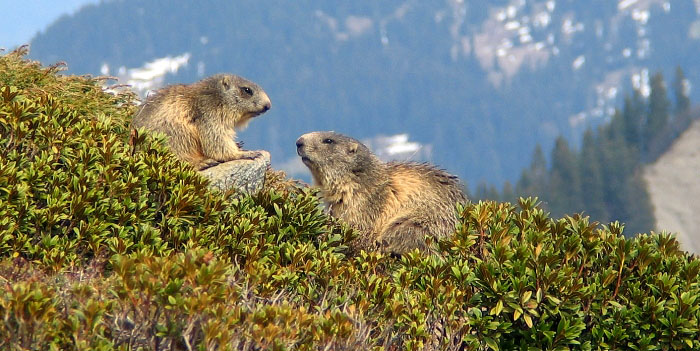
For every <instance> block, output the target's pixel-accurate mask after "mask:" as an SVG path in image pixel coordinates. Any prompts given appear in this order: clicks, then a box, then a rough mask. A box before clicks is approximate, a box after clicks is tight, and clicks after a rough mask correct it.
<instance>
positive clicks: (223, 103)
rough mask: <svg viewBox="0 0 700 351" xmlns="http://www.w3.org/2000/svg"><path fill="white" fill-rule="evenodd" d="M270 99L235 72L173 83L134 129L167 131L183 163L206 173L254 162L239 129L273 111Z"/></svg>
mask: <svg viewBox="0 0 700 351" xmlns="http://www.w3.org/2000/svg"><path fill="white" fill-rule="evenodd" d="M270 106H271V104H270V98H269V97H268V96H267V94H266V93H265V91H264V90H262V88H260V87H259V86H258V85H257V84H255V83H253V82H251V81H248V80H246V79H245V78H241V77H239V76H235V75H231V74H217V75H215V76H211V77H209V78H205V79H203V80H201V81H199V82H196V83H193V84H189V85H171V86H168V87H165V88H163V89H160V90H158V91H157V92H156V93H155V94H154V95H152V96H150V97H148V98H147V99H146V101H145V102H144V103H143V105H142V107H141V109H140V110H139V112H138V113H137V114H136V116H134V120H133V122H132V126H133V127H134V128H139V127H145V128H146V129H148V130H151V131H157V132H162V133H165V134H166V135H167V136H168V146H169V147H170V149H171V150H172V152H173V153H175V155H177V156H178V157H179V158H180V159H181V160H183V161H185V162H188V163H190V164H192V166H194V167H195V168H196V169H198V170H202V169H205V168H208V167H211V166H215V165H217V164H219V163H221V162H225V161H231V160H237V159H244V158H247V159H254V158H256V157H258V156H260V155H261V153H260V152H258V151H243V150H241V149H240V148H239V146H238V144H237V143H236V129H241V128H243V127H245V126H246V125H247V124H248V122H249V121H250V120H251V119H252V118H253V117H255V116H257V115H259V114H261V113H264V112H265V111H267V110H269V109H270Z"/></svg>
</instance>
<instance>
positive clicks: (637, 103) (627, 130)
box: [621, 90, 646, 149]
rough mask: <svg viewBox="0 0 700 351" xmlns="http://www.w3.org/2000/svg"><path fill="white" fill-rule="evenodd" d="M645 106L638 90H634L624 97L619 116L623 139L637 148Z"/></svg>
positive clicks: (640, 139)
mask: <svg viewBox="0 0 700 351" xmlns="http://www.w3.org/2000/svg"><path fill="white" fill-rule="evenodd" d="M645 108H646V106H645V103H644V99H643V98H642V94H640V93H639V91H638V90H635V91H634V93H633V94H632V96H631V97H630V96H627V97H625V105H624V107H623V109H622V116H621V117H622V125H623V127H622V128H623V130H624V135H625V140H627V143H628V144H631V145H635V146H637V147H638V148H640V147H639V146H640V145H639V144H640V142H641V141H642V138H641V131H642V122H643V121H644V117H645V116H644V110H645ZM640 149H641V148H640Z"/></svg>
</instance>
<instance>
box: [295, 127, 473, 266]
mask: <svg viewBox="0 0 700 351" xmlns="http://www.w3.org/2000/svg"><path fill="white" fill-rule="evenodd" d="M296 144H297V153H298V154H299V156H301V160H302V162H304V164H305V165H306V166H307V167H308V168H309V170H310V171H311V175H312V176H313V179H314V183H316V185H318V186H319V187H320V190H321V196H322V197H323V200H324V202H325V203H326V205H327V206H328V209H329V211H330V214H331V215H332V216H334V217H338V218H341V219H343V220H344V221H346V222H347V223H348V224H349V225H350V226H351V227H353V228H354V229H356V230H358V231H359V232H360V233H361V237H360V239H359V240H360V243H359V245H357V246H358V248H373V247H378V248H379V250H381V251H384V252H389V253H397V254H401V253H404V252H406V251H409V250H412V249H414V248H419V249H420V250H422V251H425V250H426V244H425V240H424V239H425V238H424V237H425V236H426V235H430V236H433V237H437V238H442V237H445V236H448V235H450V234H452V233H453V232H454V230H455V225H456V224H457V215H456V209H455V207H456V204H457V203H458V202H460V203H464V202H466V201H467V198H466V196H465V195H464V192H463V191H462V184H461V183H460V181H459V180H458V179H457V177H456V176H453V175H451V174H448V173H447V172H444V171H442V170H440V169H437V168H435V167H433V166H430V165H427V164H418V163H407V162H389V163H384V162H382V161H380V160H379V159H378V158H377V157H376V156H375V155H373V154H372V153H371V152H370V150H369V149H368V148H367V147H366V146H365V145H363V144H362V143H360V142H359V141H357V140H355V139H353V138H350V137H347V136H344V135H341V134H338V133H335V132H313V133H308V134H304V135H302V136H301V137H300V138H299V139H298V140H297V142H296Z"/></svg>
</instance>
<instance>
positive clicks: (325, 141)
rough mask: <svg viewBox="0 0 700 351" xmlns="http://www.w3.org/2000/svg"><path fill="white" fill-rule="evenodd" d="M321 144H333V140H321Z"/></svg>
mask: <svg viewBox="0 0 700 351" xmlns="http://www.w3.org/2000/svg"><path fill="white" fill-rule="evenodd" d="M323 143H324V144H333V139H331V138H325V139H323Z"/></svg>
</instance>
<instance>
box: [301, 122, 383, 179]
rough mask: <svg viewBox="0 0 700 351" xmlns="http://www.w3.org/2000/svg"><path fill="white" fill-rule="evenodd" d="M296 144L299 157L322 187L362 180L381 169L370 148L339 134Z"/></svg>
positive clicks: (307, 138)
mask: <svg viewBox="0 0 700 351" xmlns="http://www.w3.org/2000/svg"><path fill="white" fill-rule="evenodd" d="M296 144H297V154H299V156H301V161H302V162H304V164H305V165H306V167H308V168H309V170H310V171H311V175H312V176H313V178H314V181H315V182H316V183H317V184H318V185H320V186H325V185H332V184H334V183H336V182H339V181H342V182H345V181H348V180H351V179H358V178H362V177H364V176H366V174H367V173H368V172H369V171H372V170H375V169H376V168H377V167H378V166H379V165H381V161H379V159H377V157H376V156H374V155H373V154H372V152H370V150H369V148H367V146H365V145H363V144H362V143H360V142H359V141H357V140H356V139H353V138H351V137H348V136H345V135H342V134H339V133H336V132H312V133H307V134H304V135H302V136H301V137H299V139H297V143H296Z"/></svg>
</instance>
